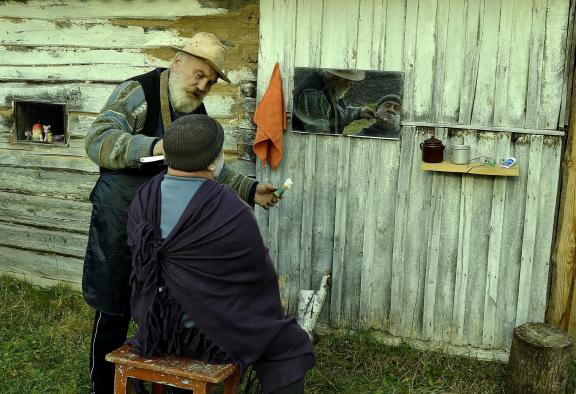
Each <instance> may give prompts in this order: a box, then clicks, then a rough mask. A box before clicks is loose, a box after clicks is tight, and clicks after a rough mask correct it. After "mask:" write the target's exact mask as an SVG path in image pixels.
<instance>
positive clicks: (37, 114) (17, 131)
mask: <svg viewBox="0 0 576 394" xmlns="http://www.w3.org/2000/svg"><path fill="white" fill-rule="evenodd" d="M13 108H14V120H15V122H14V135H15V138H16V141H17V142H31V143H38V144H51V145H64V144H66V142H67V135H66V129H67V127H68V116H67V110H66V103H55V102H43V101H36V100H14V101H13Z"/></svg>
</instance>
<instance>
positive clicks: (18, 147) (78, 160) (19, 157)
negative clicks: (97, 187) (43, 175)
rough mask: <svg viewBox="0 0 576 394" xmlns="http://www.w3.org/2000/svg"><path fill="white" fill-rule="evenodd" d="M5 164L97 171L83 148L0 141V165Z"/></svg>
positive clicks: (96, 167)
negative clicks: (68, 150)
mask: <svg viewBox="0 0 576 394" xmlns="http://www.w3.org/2000/svg"><path fill="white" fill-rule="evenodd" d="M67 149H72V151H70V152H67V151H66V150H67ZM5 165H11V166H20V167H34V168H50V169H67V170H75V171H86V172H89V173H97V172H98V166H97V165H96V164H94V163H93V162H92V161H91V160H90V159H88V157H86V155H85V154H84V149H83V148H68V147H66V146H50V145H45V146H44V145H42V144H34V143H22V144H19V143H12V144H7V143H3V142H2V143H0V166H5Z"/></svg>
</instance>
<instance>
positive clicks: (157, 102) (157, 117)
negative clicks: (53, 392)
mask: <svg viewBox="0 0 576 394" xmlns="http://www.w3.org/2000/svg"><path fill="white" fill-rule="evenodd" d="M175 49H176V50H177V51H178V52H177V53H176V55H175V56H174V58H173V59H172V62H171V63H170V67H169V69H163V68H159V69H156V70H153V71H151V72H149V73H146V74H143V75H139V76H136V77H133V78H130V79H129V80H127V81H125V82H123V83H121V84H120V85H119V86H118V87H117V88H116V89H115V90H114V92H113V93H112V95H111V96H110V98H109V99H108V102H107V103H106V105H105V106H104V108H103V109H102V111H101V113H100V114H99V115H98V117H97V118H96V119H95V121H94V123H93V124H92V125H91V127H90V129H89V130H88V133H87V136H86V153H87V155H88V157H89V158H90V159H91V160H92V161H93V162H95V163H96V164H98V165H99V166H100V177H99V178H98V181H97V183H96V185H95V186H94V189H93V191H92V193H91V195H90V200H91V202H92V204H93V208H92V217H91V222H90V230H89V235H88V246H87V248H86V256H85V259H84V269H83V278H82V292H83V295H84V299H85V301H86V302H87V303H88V305H90V306H91V307H93V308H94V309H95V310H96V314H95V318H94V326H93V329H92V340H91V348H90V377H91V381H92V393H97V394H98V393H106V394H108V393H110V394H111V393H113V391H114V388H113V387H114V365H113V364H111V363H108V362H107V361H105V360H104V357H105V356H106V354H107V353H109V352H111V351H112V350H114V349H116V348H118V347H119V346H121V345H122V344H123V343H124V342H125V340H126V334H127V331H128V324H129V322H130V285H129V278H130V272H131V252H130V249H129V247H128V245H127V234H126V222H127V208H128V205H129V204H130V202H131V201H132V199H133V198H134V195H135V194H136V191H137V190H138V188H139V187H140V186H141V185H142V184H144V183H145V182H146V181H148V180H149V179H151V178H152V177H153V176H155V175H157V174H158V173H160V172H162V171H163V170H165V169H166V167H165V166H164V165H163V162H160V163H161V164H145V165H141V163H140V159H141V158H143V157H147V156H151V155H163V154H164V143H163V136H164V131H165V130H166V129H167V128H168V126H169V125H170V123H171V122H172V121H174V120H176V119H178V118H180V117H182V116H184V115H187V114H191V113H193V114H206V109H205V108H204V104H203V103H202V101H203V99H204V97H205V96H206V94H208V92H209V91H210V89H211V87H212V86H213V85H214V84H215V83H216V81H217V80H218V78H221V79H223V80H225V81H226V82H230V80H229V79H228V78H227V77H226V75H225V74H224V72H223V71H222V67H223V65H224V60H225V57H226V52H227V50H226V48H225V47H224V46H223V45H222V43H221V42H220V41H219V40H218V39H217V38H216V37H215V36H214V35H212V34H210V33H197V34H196V35H194V37H192V39H191V40H190V42H189V43H188V45H186V46H185V47H184V48H175ZM217 181H218V182H220V183H224V184H226V185H228V186H230V187H231V188H232V189H233V190H234V191H236V193H237V194H238V195H239V196H240V198H242V199H243V200H244V201H246V202H248V203H250V204H252V203H256V204H258V205H260V206H261V207H263V208H265V209H268V208H270V207H272V206H274V204H276V202H278V199H277V197H276V196H274V194H273V192H274V190H275V187H273V186H272V185H270V184H263V183H258V182H257V181H255V180H253V179H250V178H248V177H246V176H244V175H242V174H239V173H236V172H235V171H233V170H231V169H230V168H228V167H227V166H224V168H223V169H222V171H221V172H220V175H219V176H218V179H217Z"/></svg>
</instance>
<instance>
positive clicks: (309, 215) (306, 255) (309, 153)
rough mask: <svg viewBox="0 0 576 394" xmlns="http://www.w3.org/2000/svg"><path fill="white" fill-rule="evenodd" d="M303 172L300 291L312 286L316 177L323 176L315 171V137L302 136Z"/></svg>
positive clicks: (311, 135)
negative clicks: (303, 150)
mask: <svg viewBox="0 0 576 394" xmlns="http://www.w3.org/2000/svg"><path fill="white" fill-rule="evenodd" d="M298 138H301V139H303V140H304V141H303V143H302V145H303V148H304V149H305V156H304V165H303V168H304V171H303V179H302V183H303V188H302V195H303V197H304V203H303V204H302V228H301V231H300V234H301V236H300V259H301V263H300V264H301V265H300V280H299V284H300V289H302V290H304V289H311V285H312V266H313V263H312V245H313V240H314V220H315V208H316V204H315V202H316V201H315V193H314V189H315V188H316V177H317V176H318V177H319V178H320V176H323V175H324V174H319V173H318V171H317V170H316V158H317V154H316V135H315V134H309V135H305V134H303V135H302V136H301V137H298ZM314 283H315V282H314ZM315 284H316V283H315Z"/></svg>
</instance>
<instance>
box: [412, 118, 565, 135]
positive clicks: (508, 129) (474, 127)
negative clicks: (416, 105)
mask: <svg viewBox="0 0 576 394" xmlns="http://www.w3.org/2000/svg"><path fill="white" fill-rule="evenodd" d="M402 126H415V127H434V128H436V127H445V128H449V129H458V130H476V131H502V132H505V133H519V134H541V135H560V136H562V135H564V134H565V133H564V132H563V131H560V130H544V129H527V128H521V127H509V126H506V127H498V126H484V125H479V124H455V123H436V122H413V121H403V122H402Z"/></svg>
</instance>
